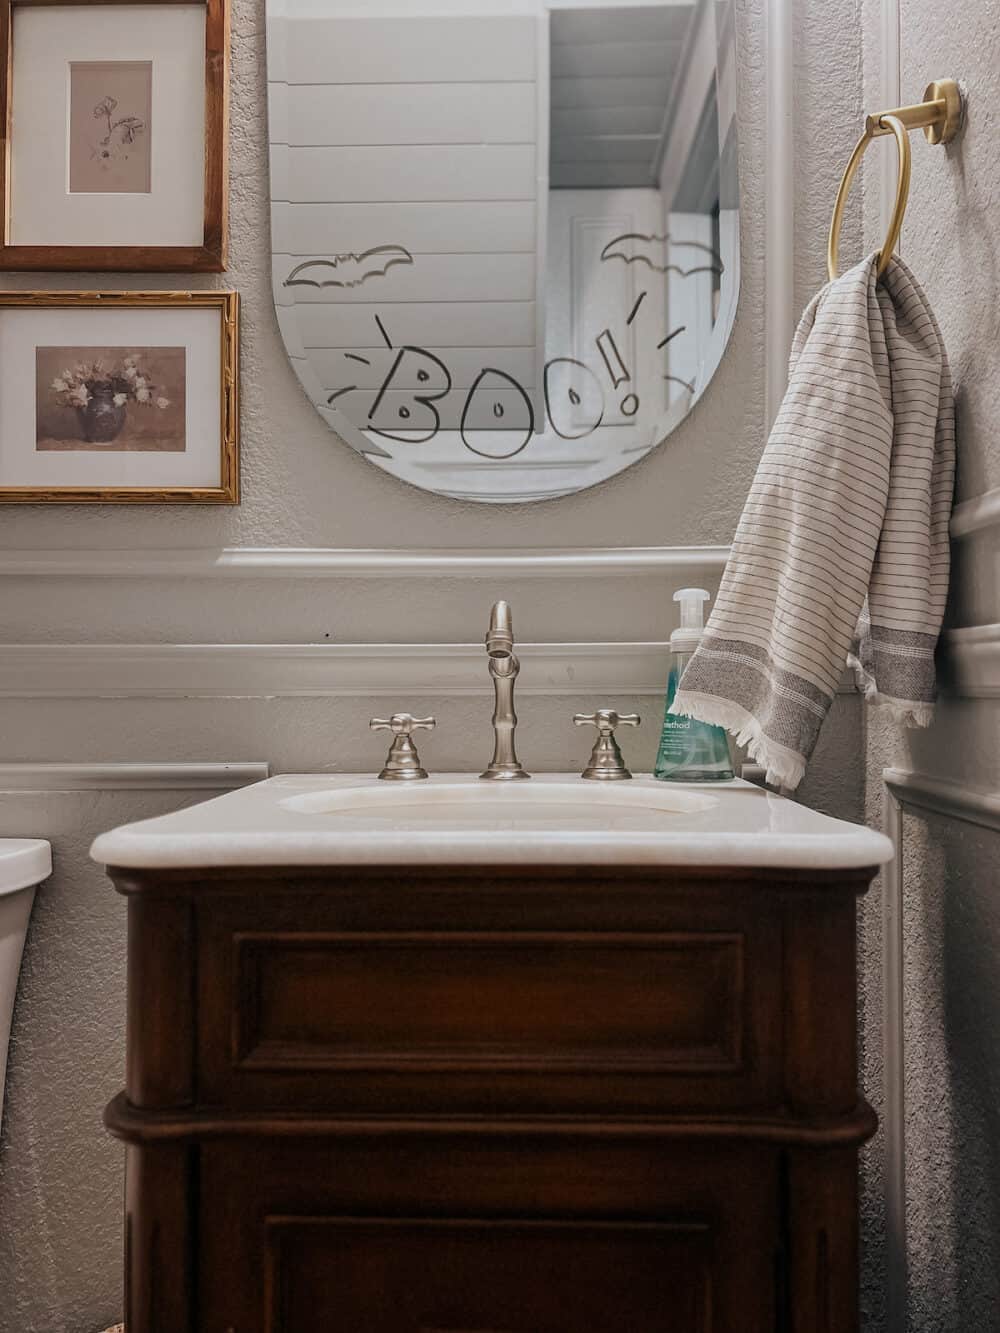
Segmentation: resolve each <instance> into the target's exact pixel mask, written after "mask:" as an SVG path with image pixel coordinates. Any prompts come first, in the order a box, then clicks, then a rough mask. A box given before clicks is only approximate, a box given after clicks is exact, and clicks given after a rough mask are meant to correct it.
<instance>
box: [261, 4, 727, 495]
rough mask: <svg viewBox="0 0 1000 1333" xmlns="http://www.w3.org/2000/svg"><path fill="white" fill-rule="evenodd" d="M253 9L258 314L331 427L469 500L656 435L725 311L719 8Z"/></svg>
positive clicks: (671, 416)
mask: <svg viewBox="0 0 1000 1333" xmlns="http://www.w3.org/2000/svg"><path fill="white" fill-rule="evenodd" d="M418 9H420V10H422V11H423V12H415V11H417V10H418ZM267 13H268V33H267V44H268V96H269V139H270V157H271V203H272V246H273V255H272V263H273V286H274V297H275V305H276V309H277V315H278V322H279V325H280V328H281V333H282V336H283V338H284V341H285V345H286V348H287V351H288V354H289V357H290V359H291V362H292V365H293V367H294V369H295V371H296V373H297V374H298V376H299V379H300V381H301V383H302V385H303V388H304V389H305V391H306V393H307V394H308V396H309V398H310V401H311V402H312V403H313V405H314V406H315V407H316V410H317V411H318V412H319V414H320V415H321V416H322V417H323V419H324V420H325V421H326V422H327V424H328V425H329V426H330V428H331V430H332V431H334V432H335V434H337V435H338V436H339V437H340V438H341V439H342V440H344V441H345V442H346V443H347V444H349V445H351V446H352V447H353V448H354V449H356V450H358V452H360V453H362V454H363V455H364V456H365V457H366V458H368V459H369V460H370V461H371V462H373V463H374V464H375V465H376V466H378V467H380V468H382V469H383V470H385V471H387V472H390V473H392V474H393V475H394V476H397V477H399V478H401V479H403V480H405V481H408V482H410V483H411V484H413V485H416V486H419V487H422V488H423V489H425V490H432V491H435V492H437V493H439V494H443V495H448V496H452V497H454V498H460V499H466V500H478V501H486V502H524V501H530V500H541V499H551V498H554V497H556V496H560V495H567V494H571V493H572V492H574V491H577V490H580V489H583V488H584V487H587V486H593V485H595V484H596V483H597V482H599V481H603V480H604V479H606V478H607V477H610V476H613V475H614V474H615V473H617V472H620V471H621V470H622V469H624V468H626V467H628V466H629V464H630V463H633V462H635V461H636V460H638V459H639V458H642V457H643V456H644V455H645V454H647V453H648V452H649V451H650V449H652V448H654V447H655V446H656V445H658V444H659V443H661V442H662V441H663V440H664V439H665V438H666V436H667V435H669V434H670V432H671V431H672V430H673V429H674V428H675V427H676V426H677V425H678V424H679V423H680V422H681V421H682V420H683V419H684V418H685V417H686V416H687V414H688V413H689V412H690V411H691V409H692V407H693V406H694V404H695V403H696V402H697V401H698V399H699V398H700V397H701V395H702V394H703V393H704V391H705V389H706V387H707V386H708V384H709V382H710V381H711V379H712V376H713V374H714V372H715V370H716V368H717V366H718V364H719V362H720V361H721V359H722V356H723V354H724V352H725V348H726V344H727V342H728V339H729V334H730V331H731V329H732V325H733V321H734V319H735V315H736V305H737V300H738V296H739V285H740V249H739V176H738V165H737V126H736V50H735V30H734V16H733V4H732V0H648V3H641V2H640V3H635V2H634V0H633V2H632V3H628V4H615V3H610V2H609V0H592V2H590V3H588V0H576V2H575V3H569V2H568V0H567V2H566V3H563V0H509V2H508V3H503V4H501V3H500V0H426V4H422V5H420V6H419V7H418V6H417V5H414V4H413V3H412V0H409V2H408V0H267Z"/></svg>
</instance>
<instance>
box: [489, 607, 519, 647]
mask: <svg viewBox="0 0 1000 1333" xmlns="http://www.w3.org/2000/svg"><path fill="white" fill-rule="evenodd" d="M486 651H487V652H488V653H489V655H490V658H491V659H496V658H502V657H513V656H514V620H513V617H512V616H511V614H510V606H509V604H508V603H507V602H503V601H501V602H495V603H494V604H493V610H492V611H491V612H490V627H489V629H488V630H487V631H486Z"/></svg>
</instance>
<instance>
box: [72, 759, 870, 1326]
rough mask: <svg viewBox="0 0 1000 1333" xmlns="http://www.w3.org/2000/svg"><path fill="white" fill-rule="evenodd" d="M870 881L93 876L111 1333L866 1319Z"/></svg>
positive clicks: (469, 869) (117, 872) (322, 872)
mask: <svg viewBox="0 0 1000 1333" xmlns="http://www.w3.org/2000/svg"><path fill="white" fill-rule="evenodd" d="M264 785H267V784H264ZM761 797H762V798H763V793H761ZM232 799H233V798H232V797H226V798H223V800H232ZM770 799H774V798H770ZM215 804H221V802H218V803H215ZM203 808H205V809H207V808H208V807H203ZM190 813H191V812H182V814H181V815H178V816H177V817H176V818H177V819H181V818H182V817H183V815H184V814H190ZM814 818H816V819H820V818H822V817H820V816H814ZM157 822H159V823H163V822H164V821H153V822H152V823H157ZM826 822H828V823H831V824H832V823H833V821H826ZM151 826H152V824H151V825H150V827H151ZM139 827H142V826H139ZM841 827H847V826H841ZM857 832H858V833H859V834H862V833H864V832H865V831H863V830H860V829H859V830H857ZM107 836H108V837H110V838H114V837H115V836H117V835H115V834H112V835H107ZM867 836H868V837H869V838H872V839H874V838H876V837H877V836H878V835H874V834H867ZM99 849H100V844H98V849H97V850H99ZM95 854H96V851H95ZM880 859H881V858H880ZM873 873H874V871H873V869H872V868H870V867H869V868H850V869H836V870H821V869H816V870H809V871H806V870H801V869H799V870H796V869H788V868H763V867H753V868H749V869H725V868H719V867H709V868H698V867H692V866H676V867H671V866H668V865H658V866H652V867H651V866H643V865H635V866H630V867H618V868H615V867H609V866H601V865H586V864H574V865H569V866H553V865H537V866H531V865H517V866H508V867H504V866H500V867H490V866H483V865H464V866H463V865H454V864H449V865H423V866H418V867H411V868H404V867H401V866H378V865H355V866H351V865H333V866H329V865H328V866H321V865H311V866H302V865H300V866H284V867H282V866H243V867H240V866H218V867H216V868H212V869H200V868H196V867H183V866H180V867H179V866H174V867H168V868H164V867H160V868H147V869H141V868H139V869H136V868H132V869H124V868H118V869H114V868H113V869H111V870H110V874H111V876H112V878H113V880H114V882H115V885H116V886H117V888H118V889H119V891H120V892H122V893H124V894H126V895H127V896H128V912H129V928H128V929H129V934H128V940H129V970H128V978H129V979H128V1064H127V1072H126V1086H125V1091H124V1092H123V1093H122V1094H121V1095H120V1096H119V1097H117V1098H115V1100H114V1101H113V1102H112V1103H111V1105H110V1106H109V1108H108V1110H107V1116H106V1119H107V1124H108V1127H109V1128H110V1130H111V1131H112V1132H113V1133H114V1134H115V1135H117V1136H118V1137H119V1138H121V1139H123V1140H124V1141H125V1142H126V1144H127V1145H128V1168H127V1182H128V1183H127V1221H126V1269H127V1277H126V1302H127V1312H126V1318H127V1327H128V1333H195V1331H196V1330H197V1333H708V1330H712V1333H775V1330H788V1333H851V1330H856V1329H857V1326H858V1313H857V1267H858V1213H857V1183H856V1182H857V1153H858V1149H859V1148H860V1146H861V1145H862V1144H863V1143H864V1142H865V1140H866V1139H867V1138H868V1137H869V1136H870V1135H871V1134H872V1133H873V1131H874V1129H875V1117H874V1114H873V1112H872V1111H871V1109H870V1107H869V1106H868V1105H867V1104H866V1103H865V1101H864V1100H863V1099H861V1098H860V1097H859V1095H858V1090H857V1057H856V1043H855V1009H856V979H855V906H856V900H857V897H858V895H859V894H861V893H863V892H864V891H865V889H866V888H867V886H868V883H869V881H870V879H871V876H872V874H873Z"/></svg>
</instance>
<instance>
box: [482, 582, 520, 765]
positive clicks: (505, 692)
mask: <svg viewBox="0 0 1000 1333" xmlns="http://www.w3.org/2000/svg"><path fill="white" fill-rule="evenodd" d="M486 652H487V655H488V657H489V672H490V679H491V680H492V681H493V690H494V696H495V705H494V709H493V758H492V760H491V761H490V764H489V766H488V768H487V769H486V771H485V772H484V773H480V775H479V776H480V777H481V778H483V779H484V780H486V781H491V782H505V781H510V780H511V779H512V778H513V779H517V778H530V777H531V774H530V773H525V771H524V768H523V767H522V765H521V764H520V763H519V761H518V758H517V754H516V753H515V750H514V732H515V730H516V729H517V714H516V713H515V712H514V682H515V681H516V680H517V675H518V672H519V671H520V670H521V663H520V662H519V661H518V660H517V657H516V656H515V654H514V621H513V617H512V616H511V613H510V606H509V605H508V604H507V602H504V601H500V602H497V603H495V605H494V607H493V610H492V611H491V612H490V626H489V629H488V630H487V631H486Z"/></svg>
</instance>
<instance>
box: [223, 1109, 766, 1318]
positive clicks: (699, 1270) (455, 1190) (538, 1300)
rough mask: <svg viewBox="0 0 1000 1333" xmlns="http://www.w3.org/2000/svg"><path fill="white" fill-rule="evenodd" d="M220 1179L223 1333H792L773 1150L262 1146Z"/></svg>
mask: <svg viewBox="0 0 1000 1333" xmlns="http://www.w3.org/2000/svg"><path fill="white" fill-rule="evenodd" d="M202 1180H203V1183H204V1192H203V1204H202V1227H201V1234H202V1236H203V1238H204V1240H203V1247H204V1248H203V1262H204V1264H205V1266H206V1268H207V1269H208V1270H209V1271H212V1270H213V1269H216V1267H218V1271H222V1272H225V1275H226V1282H225V1283H221V1282H213V1283H212V1284H211V1286H210V1289H209V1290H208V1291H207V1292H206V1293H205V1297H204V1303H203V1306H202V1312H201V1325H200V1326H201V1327H203V1328H204V1329H206V1330H214V1329H216V1328H218V1329H228V1328H234V1329H236V1330H238V1333H317V1331H318V1330H323V1333H341V1331H342V1333H358V1330H361V1329H364V1331H365V1333H469V1331H472V1330H475V1331H476V1333H480V1331H485V1330H490V1331H491V1333H493V1331H497V1333H499V1331H500V1330H502V1333H616V1331H617V1330H621V1333H626V1331H627V1333H710V1330H712V1331H714V1333H719V1331H720V1330H724V1329H733V1330H737V1329H738V1330H740V1333H773V1330H774V1328H775V1308H776V1306H775V1301H776V1279H775V1273H776V1263H777V1260H778V1255H777V1253H776V1248H775V1237H776V1236H777V1234H778V1207H779V1200H778V1180H779V1173H778V1170H777V1163H776V1153H775V1152H774V1151H765V1152H762V1153H759V1154H756V1155H755V1156H754V1157H753V1158H750V1157H748V1156H747V1154H746V1153H743V1152H740V1151H739V1150H736V1149H734V1148H733V1147H732V1146H730V1147H728V1148H723V1149H722V1150H718V1149H711V1150H709V1149H706V1148H705V1147H700V1148H695V1149H694V1150H693V1151H691V1152H688V1153H686V1154H684V1157H683V1159H679V1158H678V1157H677V1155H676V1153H674V1152H673V1151H671V1150H669V1149H665V1147H664V1145H663V1144H662V1143H659V1144H656V1143H645V1144H643V1143H641V1142H640V1143H628V1142H623V1143H618V1144H612V1145H608V1144H601V1143H599V1142H587V1141H585V1140H583V1141H579V1140H578V1141H575V1142H574V1141H573V1140H572V1139H568V1140H566V1141H560V1140H559V1139H546V1138H545V1137H544V1136H543V1137H538V1138H533V1139H529V1140H527V1141H525V1142H512V1141H510V1140H506V1141H503V1140H501V1141H500V1142H496V1141H492V1140H490V1139H489V1138H484V1139H482V1140H479V1139H476V1138H473V1139H471V1140H463V1141H462V1142H461V1143H457V1144H456V1143H454V1142H452V1143H448V1142H446V1141H443V1140H441V1139H440V1138H439V1139H437V1140H436V1141H435V1140H433V1139H432V1140H430V1141H426V1142H408V1143H406V1144H403V1145H400V1144H394V1143H391V1142H386V1141H384V1140H383V1141H382V1142H379V1141H378V1140H365V1139H356V1140H350V1141H340V1142H338V1143H335V1144H331V1143H327V1142H314V1143H312V1144H310V1146H309V1148H308V1150H306V1151H303V1149H302V1148H301V1147H300V1146H293V1145H285V1144H278V1145H275V1144H264V1143H255V1142H252V1141H247V1142H245V1143H241V1144H239V1145H226V1146H219V1147H216V1146H214V1145H213V1146H211V1147H210V1148H208V1149H207V1150H206V1152H205V1156H204V1163H203V1168H202ZM428 1182H433V1186H432V1188H431V1190H430V1192H428V1184H427V1183H428Z"/></svg>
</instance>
